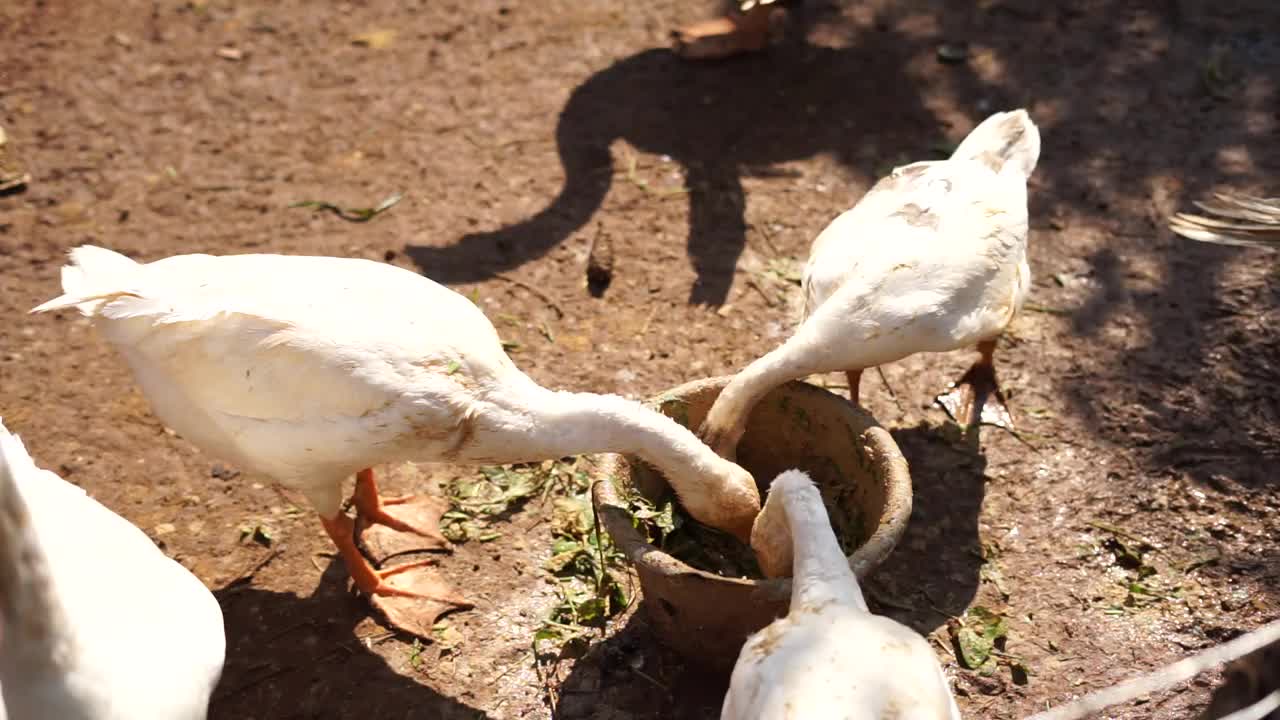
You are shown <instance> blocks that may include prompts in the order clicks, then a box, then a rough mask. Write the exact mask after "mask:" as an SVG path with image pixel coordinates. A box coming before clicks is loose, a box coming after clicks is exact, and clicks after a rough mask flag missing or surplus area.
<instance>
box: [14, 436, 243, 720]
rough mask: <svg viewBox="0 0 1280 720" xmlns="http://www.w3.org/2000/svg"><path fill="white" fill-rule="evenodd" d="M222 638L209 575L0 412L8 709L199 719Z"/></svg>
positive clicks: (134, 719)
mask: <svg viewBox="0 0 1280 720" xmlns="http://www.w3.org/2000/svg"><path fill="white" fill-rule="evenodd" d="M225 650H226V639H225V636H224V634H223V629H222V611H221V610H220V609H219V608H218V603H217V601H216V600H214V598H213V595H211V594H210V593H209V591H208V590H207V589H205V587H204V585H202V584H201V583H200V581H199V580H197V579H196V578H195V577H194V576H193V575H192V574H191V573H189V572H187V570H186V569H185V568H183V567H182V566H181V565H179V564H178V563H176V562H174V561H173V560H170V559H169V558H167V557H165V555H164V553H162V552H160V550H159V549H158V548H157V547H156V546H155V544H154V543H152V542H151V540H150V539H149V538H148V537H147V536H146V535H145V534H143V533H142V531H141V530H139V529H138V528H136V527H134V526H133V525H131V524H130V523H129V522H128V521H127V520H125V519H124V518H122V517H120V516H119V515H116V514H115V513H113V512H111V511H110V510H108V509H107V508H105V507H103V506H102V505H101V504H99V503H98V502H97V501H95V500H94V499H93V498H91V497H89V496H88V495H86V494H85V492H84V491H83V490H81V489H80V488H78V487H76V486H75V485H72V484H70V483H68V482H66V481H64V480H63V479H62V478H60V477H58V476H57V475H55V474H53V473H52V472H49V471H48V470H41V469H39V468H37V467H36V465H35V463H34V462H33V461H32V460H31V456H30V455H28V454H27V451H26V448H24V447H23V446H22V441H21V440H19V439H18V438H17V437H16V436H14V435H10V434H9V431H8V430H6V429H5V428H4V425H3V424H0V695H3V703H0V718H3V717H4V716H5V714H6V711H7V713H8V717H9V720H45V719H52V718H57V720H138V719H139V718H147V719H148V720H201V719H202V718H204V717H205V713H206V711H207V708H208V705H209V695H210V693H212V692H213V687H214V685H216V684H217V682H218V677H219V675H221V673H222V661H223V656H224V652H225Z"/></svg>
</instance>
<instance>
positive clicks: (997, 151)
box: [951, 110, 1040, 177]
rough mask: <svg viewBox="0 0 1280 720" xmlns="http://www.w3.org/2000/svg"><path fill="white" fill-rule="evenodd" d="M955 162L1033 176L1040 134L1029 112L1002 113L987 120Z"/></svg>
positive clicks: (967, 139)
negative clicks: (972, 163) (959, 161)
mask: <svg viewBox="0 0 1280 720" xmlns="http://www.w3.org/2000/svg"><path fill="white" fill-rule="evenodd" d="M951 159H952V160H977V161H979V162H983V163H985V164H987V165H988V166H989V167H990V168H991V169H992V170H994V171H996V172H1004V171H1005V170H1012V171H1015V172H1018V173H1020V174H1022V175H1023V176H1024V177H1027V176H1030V175H1031V173H1032V171H1034V170H1035V169H1036V163H1037V162H1039V160H1040V130H1039V129H1038V128H1037V127H1036V124H1035V123H1033V122H1031V118H1030V116H1028V115H1027V111H1026V110H1013V111H1010V112H1000V113H996V114H995V115H992V116H991V117H989V118H987V119H986V120H983V121H982V122H981V123H979V124H978V127H976V128H974V129H973V130H972V131H971V132H970V133H969V134H968V135H967V136H966V137H965V139H964V140H963V141H961V143H960V146H959V147H957V148H956V150H955V152H953V153H951Z"/></svg>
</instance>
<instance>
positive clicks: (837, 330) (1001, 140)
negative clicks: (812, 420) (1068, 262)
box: [701, 110, 1040, 458]
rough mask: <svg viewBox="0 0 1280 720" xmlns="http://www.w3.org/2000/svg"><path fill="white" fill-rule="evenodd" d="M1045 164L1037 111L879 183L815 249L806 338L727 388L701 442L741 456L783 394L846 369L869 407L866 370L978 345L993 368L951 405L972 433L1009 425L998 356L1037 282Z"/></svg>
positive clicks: (964, 386) (973, 373) (987, 127)
mask: <svg viewBox="0 0 1280 720" xmlns="http://www.w3.org/2000/svg"><path fill="white" fill-rule="evenodd" d="M1039 155H1040V134H1039V131H1038V130H1037V129H1036V126H1035V125H1034V124H1033V123H1032V122H1031V119H1030V118H1029V117H1027V113H1026V112H1025V111H1023V110H1015V111H1013V112H1005V113H997V114H995V115H993V116H991V117H989V118H987V119H986V120H985V121H984V122H983V123H982V124H980V125H978V127H976V128H975V129H974V130H973V132H971V133H969V135H968V137H966V138H965V139H964V141H963V142H962V143H961V144H960V146H959V147H958V148H956V151H955V152H954V153H952V155H951V157H950V159H948V160H941V161H937V162H918V163H912V164H911V165H906V166H904V167H900V168H897V169H895V170H894V171H893V173H892V174H891V175H890V176H889V177H886V178H883V179H881V180H880V181H879V182H878V183H876V185H875V187H873V188H871V190H870V192H868V193H867V194H866V195H865V196H864V197H863V198H862V199H861V200H860V201H859V202H858V204H857V205H855V206H854V207H853V209H851V210H849V211H847V212H845V213H844V214H842V215H841V216H840V217H838V218H836V219H835V221H833V222H832V223H831V224H830V225H829V226H827V228H826V229H825V230H823V231H822V234H820V235H819V236H818V238H817V239H816V240H814V242H813V248H812V249H811V251H810V254H809V262H808V264H807V265H806V267H805V272H804V282H803V285H804V294H805V304H804V318H803V320H802V321H801V324H800V327H799V328H798V329H797V330H796V332H795V334H794V335H793V336H792V337H791V338H790V339H788V340H787V341H786V342H785V343H784V344H783V345H782V346H781V347H779V348H777V349H775V350H773V351H772V352H770V353H768V354H766V355H764V356H763V357H761V358H760V359H758V360H756V361H755V362H753V363H751V364H750V365H748V366H747V367H746V368H745V369H744V370H742V371H741V372H740V373H738V375H737V376H736V377H735V378H734V379H733V381H732V382H731V383H729V385H728V386H727V387H726V388H725V389H724V392H722V393H721V395H720V397H719V398H717V400H716V403H715V405H714V406H713V407H712V409H711V411H710V413H708V415H707V418H706V420H705V422H704V423H703V426H702V429H701V434H702V437H703V438H704V439H706V440H707V442H708V443H709V444H710V445H711V447H712V448H713V449H715V450H716V452H718V453H720V454H721V455H722V456H724V457H727V458H732V457H734V450H735V449H736V447H737V444H738V440H739V439H740V438H741V437H742V433H743V431H744V430H745V427H746V418H747V416H748V415H749V414H750V412H751V408H752V407H754V406H755V404H756V402H758V401H759V400H760V398H762V397H764V395H766V394H767V393H768V392H769V391H770V390H772V389H773V388H775V387H778V386H779V385H782V384H783V383H785V382H788V381H790V380H795V379H798V378H803V377H805V376H808V375H811V374H813V373H821V372H833V371H841V370H843V371H846V372H847V373H848V376H849V394H850V397H851V398H852V399H853V401H854V403H855V404H857V402H858V384H859V379H860V378H861V375H862V371H863V370H864V369H865V368H869V367H874V366H876V365H881V364H884V363H888V362H893V361H896V360H900V359H902V358H905V357H907V356H909V355H914V354H915V353H918V352H943V351H947V350H955V349H958V348H962V347H967V346H970V345H975V344H976V345H977V347H978V350H979V352H981V353H982V356H981V359H980V360H979V361H978V362H977V363H975V364H974V365H973V367H972V368H970V369H969V371H968V372H967V373H965V376H964V377H963V378H962V379H961V381H960V382H959V383H957V384H956V387H955V388H954V390H953V391H952V392H951V393H949V394H947V395H946V396H943V397H942V398H940V400H942V402H943V404H944V405H945V406H946V407H947V409H948V412H951V413H952V415H953V416H955V417H956V420H957V421H959V422H961V423H962V424H964V425H966V426H972V425H975V424H976V423H977V422H978V421H979V420H981V421H983V422H989V423H992V424H997V425H1003V426H1006V427H1007V426H1009V425H1010V421H1009V416H1008V410H1007V409H1006V408H1005V406H1004V399H1003V398H1002V397H1001V395H1000V391H999V386H998V385H997V384H996V379H995V371H994V367H993V365H992V354H993V353H994V351H995V343H996V339H997V338H998V337H999V336H1000V334H1001V333H1002V332H1003V331H1004V329H1005V327H1006V326H1008V324H1009V322H1010V321H1011V320H1012V319H1013V317H1014V315H1016V314H1017V312H1018V310H1019V309H1020V308H1021V307H1022V303H1023V300H1024V299H1025V298H1026V295H1027V290H1028V288H1029V286H1030V284H1031V273H1030V269H1029V268H1028V267H1027V177H1028V176H1029V175H1030V174H1031V172H1032V170H1034V169H1035V166H1036V160H1037V159H1038V157H1039Z"/></svg>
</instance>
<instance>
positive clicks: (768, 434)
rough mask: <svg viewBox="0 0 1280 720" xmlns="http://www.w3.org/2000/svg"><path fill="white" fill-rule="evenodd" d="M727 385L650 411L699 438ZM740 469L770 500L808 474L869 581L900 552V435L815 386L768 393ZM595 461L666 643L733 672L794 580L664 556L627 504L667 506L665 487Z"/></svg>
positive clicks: (625, 463) (616, 463)
mask: <svg viewBox="0 0 1280 720" xmlns="http://www.w3.org/2000/svg"><path fill="white" fill-rule="evenodd" d="M728 381H729V378H728V377H718V378H710V379H707V380H699V381H696V382H691V383H687V384H685V385H681V386H680V387H677V388H674V389H672V390H669V391H667V392H664V393H662V394H661V395H659V396H658V397H657V398H654V399H653V400H652V401H650V405H651V406H654V407H657V408H658V409H659V410H661V412H663V413H664V414H665V415H667V416H668V417H671V418H672V419H674V420H676V421H677V422H679V423H681V424H682V425H685V426H686V427H689V428H691V429H693V430H695V431H696V430H697V428H698V425H699V424H700V423H701V422H702V419H703V417H704V416H705V415H706V414H707V411H708V410H710V409H711V403H712V402H713V401H714V400H715V398H716V396H717V395H719V394H720V391H721V389H723V388H724V386H725V385H726V384H727V383H728ZM737 461H738V463H739V464H740V465H742V466H743V467H744V468H746V469H747V470H749V471H751V473H752V474H753V475H754V476H755V479H756V482H758V483H760V485H761V488H760V492H761V497H764V495H765V490H766V488H767V486H768V483H770V482H772V480H773V478H774V477H775V476H777V474H778V473H780V472H782V471H783V470H788V469H791V468H800V469H802V470H805V471H807V472H808V473H809V474H810V475H811V476H812V477H813V480H814V482H815V483H816V484H817V485H818V487H819V488H820V489H821V491H822V496H823V499H824V500H825V501H826V504H827V508H828V510H829V512H830V515H831V520H832V525H833V526H834V527H835V530H836V534H837V535H839V536H840V537H841V539H842V544H843V545H844V547H845V548H846V549H849V548H853V551H852V554H851V555H849V564H850V565H851V566H852V567H853V569H854V571H855V572H856V573H857V574H858V577H859V578H862V577H865V576H866V575H868V574H869V573H870V572H871V571H872V570H873V569H874V568H875V567H876V566H877V565H879V564H880V563H881V562H882V561H883V560H884V559H885V557H886V556H888V554H889V553H890V551H892V550H893V547H894V545H895V544H896V543H897V542H898V538H900V537H901V536H902V532H903V530H905V529H906V525H907V518H908V517H909V516H910V515H911V476H910V474H909V473H908V471H907V462H906V459H904V458H903V457H902V453H901V452H900V451H899V450H898V446H897V444H896V443H894V441H893V438H891V437H890V436H889V433H888V432H886V431H885V429H884V428H882V427H880V425H879V424H878V423H877V422H876V420H875V418H873V417H871V415H869V414H867V413H866V412H864V411H862V410H859V409H857V408H855V407H853V405H851V404H850V403H849V401H847V400H845V399H844V398H842V397H838V396H836V395H833V394H832V393H830V392H827V391H826V390H823V389H821V388H818V387H815V386H813V385H807V384H805V383H801V382H792V383H788V384H787V385H784V386H783V387H780V388H778V389H777V390H774V391H773V392H772V393H770V394H769V395H767V396H765V398H764V400H762V401H761V402H760V404H759V405H757V406H756V409H755V410H754V411H753V412H752V414H751V417H750V418H749V420H748V422H747V431H746V435H744V436H743V438H742V442H741V443H740V444H739V445H738V460H737ZM594 465H595V469H594V471H593V478H592V479H593V480H594V481H595V484H594V488H593V497H594V500H595V505H596V508H597V512H598V513H599V517H600V518H601V519H602V520H603V522H604V524H605V527H606V528H607V529H608V531H609V534H610V535H612V536H613V540H614V542H615V543H616V544H617V546H618V548H619V549H620V550H621V551H622V552H623V553H624V554H625V555H626V557H627V559H628V560H629V561H630V562H631V563H632V564H634V565H635V567H636V571H637V573H638V574H639V576H640V586H641V588H642V589H643V591H644V600H645V602H644V607H645V608H646V611H647V612H648V613H649V616H650V618H651V619H652V622H653V626H654V628H655V630H656V632H657V635H658V637H659V639H660V640H662V641H663V642H664V643H665V644H667V645H669V646H670V647H672V648H674V649H675V650H677V651H679V652H680V653H682V654H683V655H685V656H687V657H688V658H690V659H691V660H694V661H696V662H697V663H699V664H701V665H704V666H707V667H710V668H713V669H724V668H727V667H729V666H731V665H732V664H733V662H734V661H735V660H736V659H737V656H738V651H739V650H740V649H741V647H742V643H743V642H744V641H745V640H746V638H747V636H748V635H750V634H751V633H753V632H755V631H757V630H759V629H760V628H762V627H764V626H765V625H767V624H769V623H770V622H772V621H773V620H774V619H775V618H778V617H780V616H782V615H785V614H786V612H787V606H788V604H789V601H790V595H791V581H790V580H789V579H772V580H763V579H743V578H736V577H724V576H722V575H717V574H713V573H710V572H704V571H702V570H698V569H696V568H694V567H691V566H690V565H688V564H686V563H684V562H682V561H680V560H678V559H676V558H675V557H673V556H672V555H670V554H668V553H666V552H663V551H662V550H660V549H658V548H657V547H655V546H654V545H653V544H651V543H649V542H648V541H647V540H646V538H645V532H643V531H641V530H637V528H636V526H635V524H634V522H635V521H634V520H633V514H632V513H633V510H634V504H633V503H632V502H630V501H629V500H628V498H633V497H635V494H637V493H638V494H640V495H643V496H644V497H645V498H646V499H647V500H649V501H650V502H652V503H654V504H655V505H657V504H658V503H660V502H662V501H663V499H664V498H666V497H670V493H671V491H670V488H669V486H668V485H667V483H666V481H665V479H664V478H663V477H662V476H661V475H660V474H658V473H657V472H656V471H655V470H653V469H652V468H650V467H649V466H648V465H646V464H643V463H639V462H636V461H634V459H632V458H629V457H627V456H623V455H616V454H612V453H607V454H600V455H597V456H595V463H594ZM746 552H747V554H748V555H749V554H750V553H749V551H746Z"/></svg>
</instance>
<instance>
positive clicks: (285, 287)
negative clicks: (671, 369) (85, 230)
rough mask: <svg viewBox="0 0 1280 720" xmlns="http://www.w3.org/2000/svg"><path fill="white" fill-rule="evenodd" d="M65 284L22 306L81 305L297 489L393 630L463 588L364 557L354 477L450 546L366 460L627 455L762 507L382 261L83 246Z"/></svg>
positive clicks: (415, 277) (403, 518)
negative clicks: (356, 530) (556, 379)
mask: <svg viewBox="0 0 1280 720" xmlns="http://www.w3.org/2000/svg"><path fill="white" fill-rule="evenodd" d="M62 285H63V291H64V293H65V294H64V295H63V296H61V297H59V298H56V299H54V300H52V301H50V302H48V303H45V304H43V305H41V306H40V307H38V308H36V309H35V312H43V311H49V310H56V309H60V308H69V307H74V308H77V309H78V310H79V311H80V312H81V313H83V314H85V315H87V316H89V317H90V318H92V319H93V323H94V326H95V327H96V328H97V329H98V330H99V331H101V332H102V334H103V335H104V336H105V337H106V338H107V339H108V340H109V341H110V342H111V343H112V344H113V345H114V346H115V347H116V348H117V349H118V350H119V351H120V352H121V353H122V354H123V355H124V357H125V360H126V361H127V362H128V364H129V366H130V368H131V369H132V370H133V375H134V377H135V379H136V380H137V381H138V384H139V385H140V386H141V387H142V390H143V392H144V393H145V394H146V396H147V398H148V399H149V400H150V402H151V405H152V408H153V409H154V410H155V413H156V415H158V416H159V417H160V419H161V420H162V421H163V422H164V423H165V424H166V425H168V426H169V427H171V428H173V429H174V430H176V431H177V432H178V433H179V434H181V435H182V436H183V437H184V438H186V439H187V440H189V441H191V442H192V443H194V444H195V445H197V446H199V447H200V448H202V449H203V450H204V451H205V452H207V453H209V454H210V455H213V456H215V457H218V458H221V459H224V460H226V461H229V462H232V463H235V464H237V465H239V466H240V467H242V468H244V469H246V470H249V471H252V472H256V473H260V474H262V475H266V476H268V477H270V478H274V479H275V480H277V481H279V482H281V483H284V484H286V485H290V486H292V487H295V488H297V489H298V490H300V491H301V492H303V493H304V494H305V495H306V496H307V498H308V499H309V500H310V502H311V504H312V505H313V506H314V507H315V509H316V511H317V512H318V513H319V514H320V518H321V522H322V524H323V525H324V527H325V529H326V530H327V531H328V533H329V535H330V537H331V538H333V540H334V541H335V543H336V544H337V545H338V548H339V550H340V551H341V553H342V556H343V559H344V560H345V561H346V563H347V567H348V570H349V571H350V572H351V574H352V577H353V578H354V580H355V581H356V585H357V586H358V587H359V588H360V589H361V590H362V591H364V592H366V593H368V594H370V595H371V596H372V598H373V601H374V604H375V605H378V607H379V608H380V609H381V610H382V611H383V612H384V614H386V615H387V617H388V620H389V621H390V622H391V623H392V624H393V625H395V626H397V627H399V628H400V629H403V630H405V631H407V632H416V633H422V632H424V628H426V629H427V630H426V632H429V628H430V626H431V624H432V623H433V622H434V616H433V615H432V614H431V613H430V612H427V611H423V610H421V608H420V606H418V605H414V603H417V602H418V601H419V600H426V601H431V602H439V603H445V604H452V605H453V606H458V605H463V604H464V603H465V601H464V600H462V599H461V598H460V597H459V596H458V595H457V593H455V592H452V591H442V590H441V589H440V587H441V586H440V585H439V584H438V583H436V584H435V585H430V587H434V588H435V589H434V590H429V591H428V590H423V589H422V588H423V587H425V586H424V585H421V584H419V585H414V582H416V580H415V581H413V582H410V581H409V580H412V579H413V576H412V575H405V574H404V571H405V568H403V567H401V568H397V569H394V570H387V571H378V570H374V569H373V567H372V566H371V565H370V563H369V562H368V560H367V559H366V558H365V557H364V556H363V555H362V554H361V552H360V551H359V549H358V548H357V547H356V544H355V541H354V539H353V523H352V521H351V519H350V518H348V516H347V515H346V514H345V513H343V512H342V508H341V505H342V500H343V497H342V482H343V480H344V479H345V478H346V477H348V476H349V475H351V474H352V473H357V483H356V494H355V504H356V507H357V509H358V512H359V514H360V515H361V517H363V519H364V520H365V521H366V523H377V524H381V525H383V526H385V527H387V528H391V529H392V530H394V531H400V532H404V533H409V534H414V535H416V536H420V537H427V538H431V539H432V540H433V541H438V542H439V543H441V544H447V541H445V540H444V539H443V537H442V536H441V535H440V533H439V529H438V525H436V522H438V519H439V512H440V511H439V510H438V509H437V510H436V511H435V513H436V514H435V515H434V516H432V514H431V512H432V511H431V507H432V506H431V505H430V503H429V502H427V500H429V499H409V500H406V499H404V498H400V499H396V500H391V499H385V498H380V497H379V495H378V493H377V488H376V485H375V484H374V481H373V475H372V472H371V471H370V470H369V468H372V466H374V465H377V464H379V463H389V462H400V461H423V462H430V461H446V462H455V463H508V462H522V461H536V460H546V459H552V458H559V457H564V456H566V455H572V454H577V453H586V452H627V453H634V454H636V455H637V456H639V457H640V458H641V459H643V460H646V461H648V462H649V463H651V464H652V465H654V466H655V467H657V469H659V470H661V471H662V472H663V473H665V475H666V477H667V479H668V480H669V481H670V484H671V486H672V487H673V488H674V489H675V491H676V493H677V495H678V496H679V499H680V501H681V502H682V504H683V505H684V507H685V508H686V509H687V510H688V511H689V513H690V514H691V515H693V517H694V518H696V519H698V520H700V521H702V522H704V523H706V524H708V525H711V526H713V527H716V528H719V529H722V530H726V531H729V532H732V533H734V534H736V535H737V536H738V537H740V538H742V539H743V540H746V539H747V538H748V536H749V533H750V529H751V523H752V522H753V520H754V518H755V515H756V513H757V512H758V511H759V508H760V495H759V492H758V490H757V489H756V485H755V481H754V479H753V478H752V477H751V475H750V473H748V472H747V471H745V470H743V469H742V468H740V467H738V466H737V465H735V464H733V463H732V462H729V461H727V460H724V459H723V458H720V457H719V456H717V455H716V454H715V453H714V452H712V451H711V450H710V449H709V448H708V447H706V446H705V445H703V444H702V443H701V442H700V441H699V440H698V439H697V438H696V437H695V436H694V435H693V433H691V432H690V431H689V430H687V429H685V428H683V427H681V426H680V425H678V424H677V423H675V422H674V421H672V420H670V419H668V418H666V417H665V416H663V415H661V414H660V413H658V412H655V411H653V410H650V409H648V408H646V407H644V406H643V405H641V404H640V403H637V402H633V401H630V400H626V399H623V398H621V397H617V396H610V395H595V394H590V393H568V392H555V391H551V390H548V389H546V388H543V387H541V386H539V385H538V384H537V383H535V382H534V381H533V380H532V379H530V378H529V377H528V376H527V375H525V374H524V373H523V372H521V371H520V370H519V369H518V368H517V367H516V366H515V364H514V363H512V362H511V359H510V358H508V357H507V355H506V353H505V352H504V351H503V348H502V343H501V341H500V339H499V338H498V334H497V331H495V330H494V328H493V325H492V324H490V323H489V321H488V319H487V318H485V316H484V314H483V313H482V312H480V310H479V308H477V307H476V306H475V304H473V303H472V302H470V301H469V300H467V299H466V298H464V297H462V296H461V295H459V294H457V293H455V292H453V291H451V290H449V289H448V288H445V287H443V286H441V285H438V284H436V283H434V282H432V281H431V280H429V279H427V278H425V277H423V276H422V275H419V274H418V273H415V272H411V271H409V270H405V269H403V268H399V267H395V266H394V265H389V264H385V263H379V262H373V261H369V260H358V259H342V258H331V257H302V256H285V255H230V256H210V255H178V256H174V257H169V258H165V259H162V260H158V261H155V262H152V263H147V264H141V263H138V262H135V261H134V260H132V259H130V258H128V257H125V256H124V255H121V254H119V253H115V252H112V251H110V250H105V249H103V248H98V247H93V246H83V247H79V248H76V249H75V250H73V251H71V264H70V265H68V266H66V267H64V268H63V271H62ZM426 572H427V571H422V570H415V571H414V573H415V574H417V575H418V577H421V576H422V575H421V573H426ZM393 576H394V577H393ZM407 578H408V580H407ZM393 605H401V606H403V607H393Z"/></svg>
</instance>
